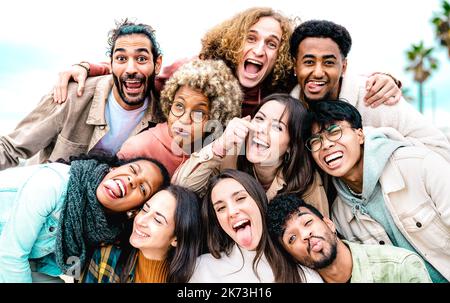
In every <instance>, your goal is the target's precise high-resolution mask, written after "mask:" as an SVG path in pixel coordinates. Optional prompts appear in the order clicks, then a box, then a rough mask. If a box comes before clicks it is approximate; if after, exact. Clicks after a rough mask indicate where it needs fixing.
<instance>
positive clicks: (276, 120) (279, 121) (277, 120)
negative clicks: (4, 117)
mask: <svg viewBox="0 0 450 303" xmlns="http://www.w3.org/2000/svg"><path fill="white" fill-rule="evenodd" d="M258 113H260V114H261V115H263V116H264V118H267V116H266V115H265V114H264V113H263V112H262V111H258V112H257V114H258ZM255 116H256V115H255ZM281 117H283V115H282V116H281ZM272 121H275V122H278V123H281V124H283V125H284V126H285V127H286V128H287V127H288V126H287V125H286V123H284V122H283V121H281V120H279V119H272Z"/></svg>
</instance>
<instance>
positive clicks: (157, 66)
mask: <svg viewBox="0 0 450 303" xmlns="http://www.w3.org/2000/svg"><path fill="white" fill-rule="evenodd" d="M161 66H162V56H161V55H160V56H158V58H156V61H155V75H158V74H159V72H160V71H161Z"/></svg>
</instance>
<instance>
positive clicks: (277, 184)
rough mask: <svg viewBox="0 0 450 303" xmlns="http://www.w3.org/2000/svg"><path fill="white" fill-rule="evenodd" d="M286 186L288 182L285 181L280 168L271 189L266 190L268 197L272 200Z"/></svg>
mask: <svg viewBox="0 0 450 303" xmlns="http://www.w3.org/2000/svg"><path fill="white" fill-rule="evenodd" d="M255 175H256V174H255ZM285 186H286V182H285V181H284V177H283V173H282V172H281V170H280V171H279V172H278V173H277V175H276V176H275V179H273V181H272V184H271V185H270V187H269V189H268V190H267V191H266V195H267V199H268V200H269V201H270V200H272V199H273V198H274V197H275V196H276V195H277V193H278V192H279V191H280V190H282V189H283V188H284V187H285Z"/></svg>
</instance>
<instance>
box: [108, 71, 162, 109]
mask: <svg viewBox="0 0 450 303" xmlns="http://www.w3.org/2000/svg"><path fill="white" fill-rule="evenodd" d="M155 77H156V74H155V73H154V72H153V74H151V75H150V76H149V77H145V76H143V75H139V74H132V75H124V76H122V77H120V78H119V77H117V76H116V75H115V74H113V79H114V85H115V86H116V87H117V92H118V93H119V96H120V98H122V100H123V102H125V104H127V105H129V106H136V105H142V104H143V103H144V101H145V98H147V97H148V96H149V95H150V92H151V91H153V90H154V88H155ZM127 80H138V81H140V82H141V83H144V85H145V89H144V91H143V92H142V93H140V94H139V96H138V97H137V99H135V100H130V99H129V98H128V97H127V96H126V95H125V93H124V91H123V86H124V85H125V84H124V83H125V81H127Z"/></svg>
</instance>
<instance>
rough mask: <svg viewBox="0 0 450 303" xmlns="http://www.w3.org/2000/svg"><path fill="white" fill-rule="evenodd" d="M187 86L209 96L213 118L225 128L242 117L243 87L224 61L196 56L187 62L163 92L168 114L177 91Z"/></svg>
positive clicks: (165, 111)
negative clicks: (233, 120) (235, 118)
mask: <svg viewBox="0 0 450 303" xmlns="http://www.w3.org/2000/svg"><path fill="white" fill-rule="evenodd" d="M184 85H186V86H188V87H190V88H192V89H195V90H199V91H200V92H201V93H202V94H204V95H205V96H206V97H207V98H208V100H209V120H218V121H219V122H220V123H221V124H222V126H223V127H225V126H226V123H227V122H228V121H229V120H231V119H232V118H234V117H240V116H241V103H242V98H243V95H242V92H241V88H240V86H239V82H238V80H237V79H236V78H235V77H234V75H233V73H232V72H231V70H230V69H229V68H228V67H227V66H226V64H225V63H224V62H223V61H221V60H201V59H194V60H192V61H189V62H187V63H185V64H183V65H182V66H181V67H180V68H179V69H178V70H177V71H176V72H175V73H174V74H173V75H172V77H170V79H169V80H167V82H166V84H165V86H164V90H163V91H162V92H161V99H160V100H161V107H162V111H163V113H164V115H165V116H166V117H168V116H169V112H170V107H171V106H172V103H173V100H174V97H175V94H176V92H177V91H178V89H179V88H180V87H181V86H184Z"/></svg>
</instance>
